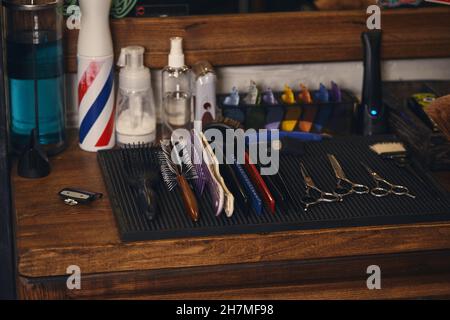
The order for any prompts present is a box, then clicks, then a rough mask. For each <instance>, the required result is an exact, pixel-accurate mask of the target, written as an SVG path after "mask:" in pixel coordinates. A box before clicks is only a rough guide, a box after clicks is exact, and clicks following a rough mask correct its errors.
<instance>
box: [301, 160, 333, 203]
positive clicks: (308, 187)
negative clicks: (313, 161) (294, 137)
mask: <svg viewBox="0 0 450 320" xmlns="http://www.w3.org/2000/svg"><path fill="white" fill-rule="evenodd" d="M300 171H301V173H302V176H303V181H305V192H306V193H305V195H304V196H303V197H302V199H301V200H300V201H301V203H302V204H304V205H305V212H306V211H308V209H309V207H311V206H313V205H316V204H319V203H321V202H337V201H340V200H341V198H340V197H339V196H337V195H335V194H334V193H330V192H324V191H322V190H321V189H319V188H318V187H317V186H316V185H315V183H314V181H313V179H312V178H311V176H310V175H309V174H308V172H307V170H306V168H305V165H304V164H303V162H300Z"/></svg>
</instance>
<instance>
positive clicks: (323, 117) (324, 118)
mask: <svg viewBox="0 0 450 320" xmlns="http://www.w3.org/2000/svg"><path fill="white" fill-rule="evenodd" d="M315 99H316V101H318V102H320V103H324V104H326V103H328V102H330V94H329V92H328V89H327V87H325V85H324V84H323V83H321V84H320V89H319V91H317V92H316V94H315ZM332 112H333V108H332V106H330V105H322V106H321V107H320V111H319V113H318V115H317V118H316V121H315V123H314V132H322V130H323V128H324V126H325V125H326V124H327V122H328V120H329V119H330V117H331V114H332Z"/></svg>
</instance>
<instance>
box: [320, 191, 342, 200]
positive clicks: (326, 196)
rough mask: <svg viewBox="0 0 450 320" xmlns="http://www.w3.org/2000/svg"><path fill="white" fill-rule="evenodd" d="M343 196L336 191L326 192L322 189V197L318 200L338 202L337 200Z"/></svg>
mask: <svg viewBox="0 0 450 320" xmlns="http://www.w3.org/2000/svg"><path fill="white" fill-rule="evenodd" d="M341 200H342V197H341V196H339V195H337V194H335V193H331V192H324V191H322V193H321V194H320V198H319V199H318V201H320V202H337V201H341Z"/></svg>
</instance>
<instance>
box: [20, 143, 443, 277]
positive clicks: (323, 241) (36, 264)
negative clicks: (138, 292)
mask: <svg viewBox="0 0 450 320" xmlns="http://www.w3.org/2000/svg"><path fill="white" fill-rule="evenodd" d="M51 164H52V169H53V172H52V174H51V175H50V176H48V177H47V178H44V179H41V180H26V179H22V178H19V177H17V175H16V174H15V173H13V187H14V195H15V197H14V198H15V208H16V217H17V247H18V270H19V273H20V275H22V276H25V277H48V276H58V275H64V274H65V272H66V268H67V267H68V266H69V265H73V264H75V265H78V266H80V267H81V269H82V270H83V272H84V273H86V274H95V273H106V272H126V271H135V270H156V269H166V268H182V267H198V266H214V265H224V264H243V263H259V262H270V261H288V260H306V259H323V258H337V257H346V256H358V255H372V254H392V253H401V252H414V251H425V250H439V249H450V222H443V223H422V224H410V225H395V226H373V227H358V228H340V229H324V230H307V231H293V232H279V233H270V234H247V235H234V236H217V237H204V238H192V239H177V240H160V241H144V242H133V243H122V242H121V241H120V239H119V234H118V231H117V228H116V225H115V220H114V217H113V214H112V211H111V206H110V202H109V199H108V195H107V193H106V189H105V186H104V183H103V180H102V177H101V173H100V168H99V166H98V163H97V160H96V154H93V153H87V152H84V151H81V150H80V149H79V147H78V145H77V142H76V141H75V139H74V137H73V135H72V139H71V140H70V146H69V148H68V150H67V151H65V152H64V153H62V154H61V155H59V156H57V157H56V158H53V159H52V160H51ZM439 176H441V177H444V178H445V179H447V180H446V181H447V183H448V182H449V180H448V179H449V178H448V177H449V173H445V174H440V175H439ZM69 186H70V187H79V188H82V189H87V190H91V191H96V192H102V193H104V195H105V196H104V198H103V199H101V200H98V201H97V202H95V203H93V204H91V205H88V206H77V207H69V206H66V205H65V204H63V202H62V201H61V200H60V199H59V197H58V195H57V193H58V191H59V190H61V189H62V188H64V187H69ZM449 189H450V188H449Z"/></svg>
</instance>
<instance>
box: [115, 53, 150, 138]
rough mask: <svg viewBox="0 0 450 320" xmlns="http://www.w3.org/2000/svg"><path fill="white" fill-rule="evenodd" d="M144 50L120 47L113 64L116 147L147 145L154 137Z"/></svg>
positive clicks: (148, 76) (148, 77)
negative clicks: (115, 70) (115, 69)
mask: <svg viewBox="0 0 450 320" xmlns="http://www.w3.org/2000/svg"><path fill="white" fill-rule="evenodd" d="M144 51H145V50H144V48H143V47H139V46H130V47H125V48H122V51H121V53H120V57H119V61H118V63H117V65H118V66H119V67H122V69H121V70H120V74H119V91H118V94H117V119H116V138H117V144H118V145H119V146H123V145H125V144H139V143H141V144H147V143H152V142H153V141H154V140H155V137H156V117H155V102H154V97H153V91H152V88H151V76H150V69H148V68H146V67H145V66H144Z"/></svg>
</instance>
